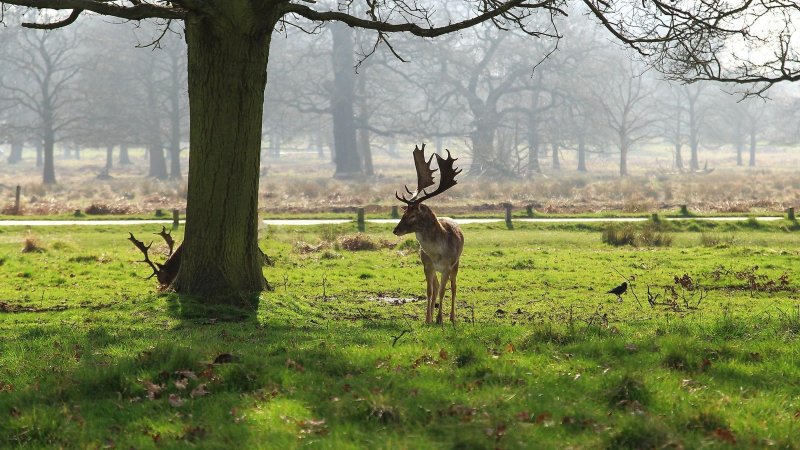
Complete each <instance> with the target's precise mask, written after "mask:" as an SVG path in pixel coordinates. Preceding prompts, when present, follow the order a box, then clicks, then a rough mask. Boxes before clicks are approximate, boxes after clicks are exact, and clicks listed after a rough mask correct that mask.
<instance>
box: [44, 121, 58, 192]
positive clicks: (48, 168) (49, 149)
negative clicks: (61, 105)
mask: <svg viewBox="0 0 800 450" xmlns="http://www.w3.org/2000/svg"><path fill="white" fill-rule="evenodd" d="M42 128H43V129H42V131H43V138H44V139H43V140H42V144H43V147H44V148H43V151H44V167H43V172H42V182H43V183H44V184H56V168H55V160H54V157H53V156H54V155H53V150H54V147H55V144H56V136H55V132H54V131H53V123H52V121H51V120H48V119H47V118H46V119H45V120H44V124H43V127H42Z"/></svg>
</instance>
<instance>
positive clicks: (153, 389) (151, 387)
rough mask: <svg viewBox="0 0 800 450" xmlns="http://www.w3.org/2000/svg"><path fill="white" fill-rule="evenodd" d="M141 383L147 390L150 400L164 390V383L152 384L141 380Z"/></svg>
mask: <svg viewBox="0 0 800 450" xmlns="http://www.w3.org/2000/svg"><path fill="white" fill-rule="evenodd" d="M142 385H144V389H145V390H146V391H147V398H149V399H150V400H154V399H156V398H158V396H159V395H161V391H163V390H164V385H162V384H153V383H152V382H150V381H147V380H145V381H143V382H142Z"/></svg>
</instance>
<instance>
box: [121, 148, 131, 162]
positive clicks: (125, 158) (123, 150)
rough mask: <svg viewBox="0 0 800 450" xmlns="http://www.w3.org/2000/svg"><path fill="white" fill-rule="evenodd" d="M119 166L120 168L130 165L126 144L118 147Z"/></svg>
mask: <svg viewBox="0 0 800 450" xmlns="http://www.w3.org/2000/svg"><path fill="white" fill-rule="evenodd" d="M119 164H120V165H122V166H127V165H130V164H131V157H130V155H129V154H128V144H120V145H119Z"/></svg>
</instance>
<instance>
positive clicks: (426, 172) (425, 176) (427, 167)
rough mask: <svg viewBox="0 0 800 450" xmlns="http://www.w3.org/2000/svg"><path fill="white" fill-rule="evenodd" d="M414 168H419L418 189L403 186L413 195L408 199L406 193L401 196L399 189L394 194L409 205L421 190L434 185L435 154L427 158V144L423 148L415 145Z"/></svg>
mask: <svg viewBox="0 0 800 450" xmlns="http://www.w3.org/2000/svg"><path fill="white" fill-rule="evenodd" d="M413 155H414V168H416V170H417V189H416V190H415V191H414V192H411V190H410V189H408V186H405V185H404V186H403V188H405V190H406V192H408V194H409V195H411V198H410V199H408V200H406V196H405V194H404V195H403V197H402V198H401V197H400V196H399V195H398V194H397V191H395V192H394V196H395V197H396V198H397V199H398V200H400V201H401V202H403V203H406V204H408V205H410V204H412V203H414V200H415V199H416V198H417V195H419V193H420V192H423V191H424V190H425V188H427V187H430V186H433V184H434V181H433V172H436V169H431V161H433V156H431V157H430V158H428V160H427V161H426V160H425V144H424V143H423V144H422V148H419V147H418V146H416V145H415V146H414V152H413Z"/></svg>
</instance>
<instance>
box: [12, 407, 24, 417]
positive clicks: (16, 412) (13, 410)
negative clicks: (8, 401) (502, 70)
mask: <svg viewBox="0 0 800 450" xmlns="http://www.w3.org/2000/svg"><path fill="white" fill-rule="evenodd" d="M10 414H11V417H14V418H17V417H19V416H21V415H22V413H21V412H19V410H18V409H17V408H16V407H14V406H12V407H11V411H10Z"/></svg>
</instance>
